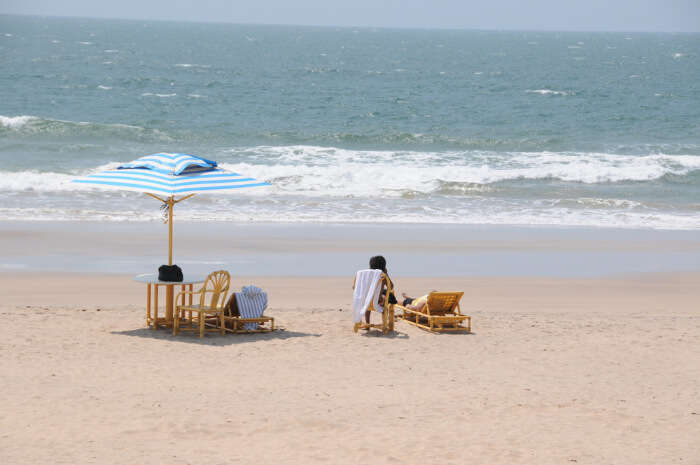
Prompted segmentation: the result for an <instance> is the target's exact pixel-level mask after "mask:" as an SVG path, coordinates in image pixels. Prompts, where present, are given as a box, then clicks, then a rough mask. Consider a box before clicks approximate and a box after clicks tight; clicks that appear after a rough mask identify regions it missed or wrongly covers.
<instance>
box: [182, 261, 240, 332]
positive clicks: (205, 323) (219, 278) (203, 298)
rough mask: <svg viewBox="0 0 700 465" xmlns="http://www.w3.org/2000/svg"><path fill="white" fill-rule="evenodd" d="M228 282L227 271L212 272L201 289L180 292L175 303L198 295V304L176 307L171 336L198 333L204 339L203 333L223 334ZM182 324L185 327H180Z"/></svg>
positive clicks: (229, 277) (229, 280) (229, 278)
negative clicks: (214, 332) (215, 332)
mask: <svg viewBox="0 0 700 465" xmlns="http://www.w3.org/2000/svg"><path fill="white" fill-rule="evenodd" d="M230 282H231V275H229V273H228V271H223V270H220V271H214V272H213V273H210V274H209V276H207V279H206V280H205V281H204V285H203V286H202V288H201V289H199V290H197V291H183V292H180V293H179V294H178V295H177V297H175V302H178V301H182V302H184V301H185V300H184V297H185V296H186V295H191V296H193V297H194V296H196V295H199V304H194V305H178V306H177V307H176V309H175V318H174V321H173V335H177V333H178V332H179V331H199V337H204V333H205V331H218V332H220V333H221V334H222V335H223V334H224V332H225V326H224V302H226V294H228V287H229V283H230ZM186 314H187V318H186V317H185V315H186ZM183 323H184V324H185V325H186V326H182V324H183Z"/></svg>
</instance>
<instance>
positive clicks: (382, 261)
mask: <svg viewBox="0 0 700 465" xmlns="http://www.w3.org/2000/svg"><path fill="white" fill-rule="evenodd" d="M369 267H370V269H372V270H382V271H383V272H384V273H386V258H384V257H382V256H381V255H375V256H374V257H372V258H370V259H369Z"/></svg>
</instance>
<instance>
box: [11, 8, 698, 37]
mask: <svg viewBox="0 0 700 465" xmlns="http://www.w3.org/2000/svg"><path fill="white" fill-rule="evenodd" d="M2 16H19V17H30V18H55V19H88V20H108V21H110V20H113V21H153V22H162V23H185V24H221V25H224V24H229V25H235V26H281V27H316V28H327V29H328V28H329V29H386V30H415V31H465V32H466V31H472V32H553V33H571V32H573V33H576V32H587V33H635V34H699V33H700V30H697V31H690V30H680V29H678V30H666V29H663V30H662V29H659V30H645V29H557V28H551V29H528V28H510V27H504V28H498V29H495V28H494V29H491V28H478V27H461V28H460V27H442V26H370V25H355V26H347V25H333V24H309V23H304V24H300V23H265V22H235V21H223V20H221V21H217V20H203V19H196V20H188V19H166V18H130V17H108V16H76V15H54V14H51V15H46V14H35V13H3V12H0V17H2Z"/></svg>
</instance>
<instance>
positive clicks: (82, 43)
mask: <svg viewBox="0 0 700 465" xmlns="http://www.w3.org/2000/svg"><path fill="white" fill-rule="evenodd" d="M78 43H79V44H80V45H92V42H78Z"/></svg>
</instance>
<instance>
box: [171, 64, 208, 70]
mask: <svg viewBox="0 0 700 465" xmlns="http://www.w3.org/2000/svg"><path fill="white" fill-rule="evenodd" d="M175 66H176V67H178V68H205V69H206V68H211V65H197V64H193V63H176V64H175Z"/></svg>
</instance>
